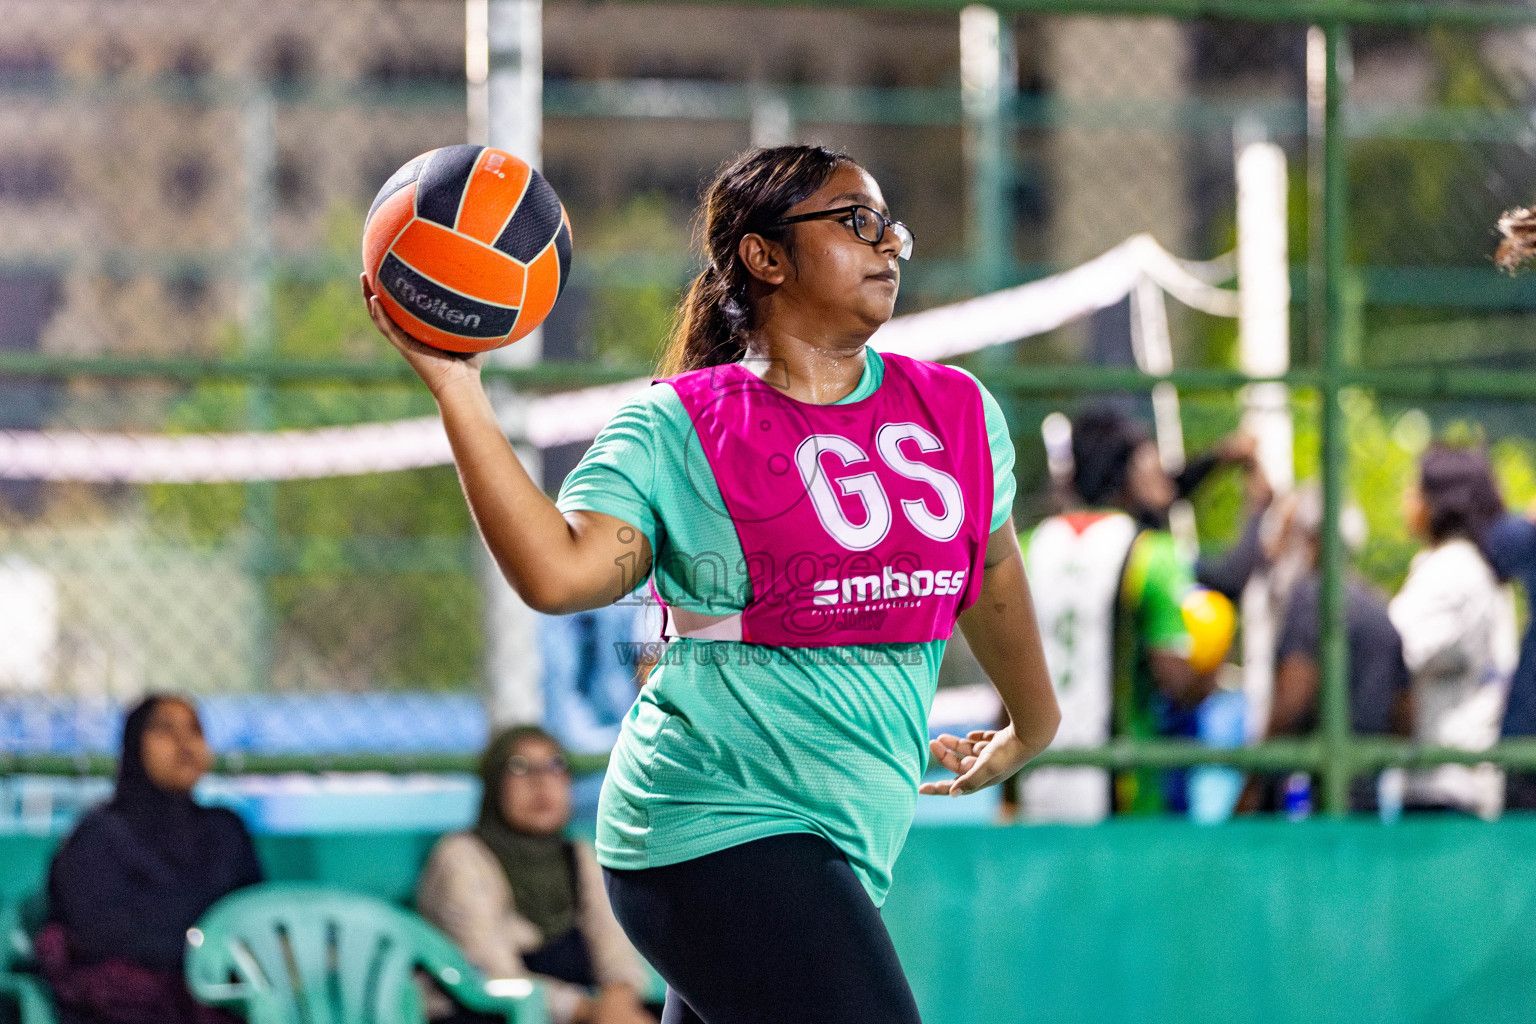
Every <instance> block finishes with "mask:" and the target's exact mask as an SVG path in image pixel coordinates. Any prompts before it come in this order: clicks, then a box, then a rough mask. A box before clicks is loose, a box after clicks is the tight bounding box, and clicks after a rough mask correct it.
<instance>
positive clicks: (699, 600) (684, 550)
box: [558, 349, 1015, 905]
mask: <svg viewBox="0 0 1536 1024" xmlns="http://www.w3.org/2000/svg"><path fill="white" fill-rule="evenodd" d="M883 375H884V364H883V362H882V361H881V359H880V356H879V354H878V353H877V352H875V351H874V350H872V349H871V350H867V358H866V364H865V369H864V375H863V377H862V378H861V379H860V381H859V385H858V387H857V388H855V389H854V391H853V392H852V393H851V394H849V395H848V396H847V397H846V398H844V399H843V400H842V401H843V402H845V403H847V402H856V401H860V400H862V399H864V398H867V397H869V396H870V395H871V394H873V393H874V391H875V389H876V388H878V387H879V386H880V382H881V380H882V378H883ZM976 386H977V387H978V388H981V384H980V383H979V382H978V383H977V385H976ZM981 396H982V402H983V406H984V408H985V410H986V420H987V434H988V442H989V444H990V447H991V455H992V466H993V472H994V477H995V484H994V492H993V499H994V500H993V509H992V518H991V528H992V529H993V530H996V529H998V528H999V527H1001V526H1002V525H1003V524H1004V523H1006V522H1007V521H1008V516H1009V512H1010V510H1011V509H1012V506H1013V497H1014V490H1015V484H1014V479H1013V444H1012V442H1011V441H1010V439H1009V436H1008V426H1007V423H1006V422H1005V421H1004V419H1003V414H1002V410H1001V409H1000V408H999V407H998V404H997V402H996V400H995V399H993V397H992V396H991V395H990V394H989V393H988V392H987V391H986V389H985V388H981ZM558 505H559V507H560V510H561V511H562V512H569V511H573V510H576V509H586V510H590V511H594V512H602V513H606V514H607V515H611V516H614V517H616V518H618V519H621V520H623V521H624V522H626V523H629V524H630V525H632V526H634V527H635V528H636V529H638V530H640V531H642V532H643V533H644V534H645V535H646V537H647V538H648V539H649V540H650V542H651V551H652V555H653V566H652V580H653V582H654V584H655V586H656V588H657V590H658V591H659V593H660V594H661V597H662V599H663V600H664V601H666V602H667V604H668V605H671V606H672V607H675V608H676V607H682V608H687V609H689V610H691V611H695V612H699V613H702V614H706V615H730V614H732V613H735V612H739V611H741V610H742V609H743V608H745V607H746V605H747V602H748V598H749V596H750V595H749V584H748V578H747V574H746V573H745V571H744V566H743V558H742V549H741V543H740V541H739V540H738V539H737V535H736V531H735V528H734V527H733V526H732V524H731V521H730V519H729V517H728V516H727V515H726V514H725V511H724V508H725V506H724V502H723V501H722V499H721V496H720V492H719V488H718V487H717V486H716V485H715V482H714V475H713V473H712V471H711V469H710V466H709V462H708V460H707V459H706V457H705V455H704V451H703V448H702V447H701V445H700V444H699V441H698V439H697V437H695V436H694V432H693V426H692V424H691V423H690V422H689V420H688V416H687V414H686V413H685V412H684V409H683V405H682V402H681V401H680V400H679V398H678V396H677V392H676V391H675V390H674V389H672V388H670V387H652V388H649V389H647V391H646V392H645V393H644V394H642V395H639V396H636V397H635V398H634V399H632V400H630V401H629V402H626V403H625V404H624V406H623V407H622V408H621V409H619V411H618V412H617V413H615V414H614V416H613V419H611V420H610V421H609V422H608V425H607V426H605V427H604V428H603V431H602V432H601V433H600V434H599V435H598V437H597V439H596V440H595V441H594V442H593V444H592V448H591V449H590V450H589V451H588V452H587V454H586V455H585V456H584V457H583V458H582V460H581V462H580V464H579V465H578V466H577V467H576V469H575V470H574V471H572V473H571V475H570V476H569V477H567V478H566V481H565V485H564V486H563V487H562V488H561V489H560V497H559V500H558ZM944 646H945V641H943V640H932V641H928V642H926V643H912V644H878V645H862V646H849V647H822V648H804V647H800V648H795V647H780V648H769V647H764V646H762V645H757V644H746V643H741V642H737V641H728V640H697V639H678V640H673V641H672V642H671V643H669V644H668V645H667V649H666V651H665V656H664V658H663V660H662V662H661V663H660V664H659V665H657V667H656V668H655V669H653V670H652V672H651V675H650V677H649V679H648V680H647V681H646V684H645V687H644V688H643V689H642V690H641V692H640V697H639V699H638V700H637V701H636V702H635V705H634V707H632V708H631V709H630V711H629V714H628V716H626V718H625V721H624V726H623V730H622V732H621V733H620V736H619V741H618V744H617V746H616V747H615V748H614V752H613V757H612V759H611V760H610V762H609V765H608V775H607V778H606V779H604V782H603V791H602V796H601V798H600V800H599V804H598V825H597V855H598V860H599V862H601V863H602V864H603V865H604V866H606V867H610V868H619V869H625V868H646V867H660V866H663V865H667V864H675V863H677V862H679V861H684V860H690V859H692V858H694V857H701V856H704V855H705V854H709V853H714V852H717V851H719V850H723V849H726V848H728V847H731V846H736V845H738V844H740V843H744V842H749V841H751V840H753V839H762V838H765V837H767V836H772V835H779V834H783V833H787V832H812V833H816V834H818V835H821V836H824V837H825V838H826V839H828V840H829V841H830V842H832V843H833V844H834V845H835V846H837V847H838V848H839V849H840V850H841V851H842V852H843V853H844V854H845V855H846V856H847V857H848V861H849V863H850V864H851V865H852V867H853V869H854V871H855V873H857V875H858V876H859V879H860V881H862V882H863V884H864V887H865V889H866V890H867V891H868V892H869V895H870V898H871V899H872V900H873V901H874V902H875V904H876V905H879V904H881V903H883V902H884V901H885V894H886V892H887V891H888V890H889V888H890V884H891V869H892V866H893V865H894V864H895V861H896V856H897V854H899V853H900V852H901V847H902V844H903V843H904V842H905V841H906V836H907V831H908V829H909V828H910V827H911V823H912V813H913V807H914V804H915V803H916V800H917V785H918V782H919V781H920V780H921V778H922V776H923V772H924V770H925V769H926V767H927V763H928V724H927V723H928V710H929V707H930V705H931V703H932V701H933V694H934V690H935V688H936V686H937V682H938V671H939V661H940V659H941V658H942V657H943V654H944Z"/></svg>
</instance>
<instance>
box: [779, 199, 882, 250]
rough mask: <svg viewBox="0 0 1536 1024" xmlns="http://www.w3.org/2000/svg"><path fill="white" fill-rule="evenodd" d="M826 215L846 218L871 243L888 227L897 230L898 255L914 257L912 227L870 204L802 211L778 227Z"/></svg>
mask: <svg viewBox="0 0 1536 1024" xmlns="http://www.w3.org/2000/svg"><path fill="white" fill-rule="evenodd" d="M824 217H837V218H846V219H847V220H848V221H849V223H850V224H851V226H852V227H853V233H854V234H856V235H858V236H859V238H860V239H861V240H863V241H865V242H868V243H869V244H870V245H879V244H880V240H881V239H882V238H884V237H885V232H886V230H887V229H890V230H891V231H894V232H896V237H897V238H899V239H901V251H900V252H898V253H897V254H896V255H897V256H899V257H901V258H902V259H904V260H910V259H911V258H912V229H911V228H909V227H907V226H906V225H905V224H903V223H902V222H901V221H899V220H891V218H889V217H887V216H886V215H885V214H883V213H881V212H880V211H879V210H876V209H875V208H874V207H870V206H862V205H860V206H839V207H837V208H835V209H831V210H817V211H816V212H815V213H801V214H796V215H795V216H793V217H785V218H784V219H782V220H780V221H779V222H778V224H777V225H775V226H776V227H783V226H785V225H787V224H799V223H800V222H801V221H806V220H821V219H822V218H824Z"/></svg>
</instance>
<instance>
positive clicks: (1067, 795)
mask: <svg viewBox="0 0 1536 1024" xmlns="http://www.w3.org/2000/svg"><path fill="white" fill-rule="evenodd" d="M1138 532H1139V530H1138V528H1137V526H1136V522H1135V520H1133V519H1132V518H1131V517H1130V516H1128V515H1126V514H1125V513H1123V512H1116V513H1109V514H1093V513H1088V514H1083V515H1076V516H1053V517H1052V518H1050V519H1047V520H1045V521H1044V522H1042V523H1041V524H1040V525H1039V526H1037V527H1035V529H1034V531H1033V532H1032V533H1031V534H1030V536H1029V538H1028V540H1029V546H1028V549H1027V550H1026V552H1025V556H1024V566H1025V571H1026V572H1027V573H1028V575H1029V579H1030V596H1031V597H1032V598H1033V599H1034V602H1035V617H1036V619H1037V620H1038V621H1039V623H1040V639H1041V641H1042V643H1043V644H1044V646H1045V662H1046V664H1047V665H1048V666H1050V670H1051V682H1052V683H1053V684H1054V686H1055V687H1056V703H1057V704H1058V705H1059V706H1060V708H1061V726H1060V727H1059V728H1058V729H1057V730H1056V738H1055V739H1054V740H1052V741H1051V746H1052V747H1053V748H1058V749H1070V748H1080V747H1098V746H1102V745H1103V744H1104V743H1105V741H1107V740H1108V739H1109V735H1110V715H1111V712H1112V710H1113V706H1114V673H1115V665H1114V628H1115V608H1116V605H1117V604H1118V601H1119V591H1120V576H1121V571H1122V570H1123V569H1124V568H1125V559H1126V556H1127V555H1128V554H1129V553H1130V550H1131V545H1132V544H1133V543H1135V541H1136V534H1137V533H1138ZM1109 809H1110V807H1109V773H1108V772H1106V771H1104V770H1103V769H1102V768H1041V769H1038V770H1036V771H1033V772H1030V773H1029V774H1028V775H1026V776H1024V778H1023V780H1022V782H1021V784H1020V786H1019V811H1020V813H1021V814H1022V815H1023V816H1024V817H1026V818H1028V819H1030V820H1034V821H1082V822H1087V821H1098V820H1100V819H1102V818H1105V817H1107V816H1108V815H1109Z"/></svg>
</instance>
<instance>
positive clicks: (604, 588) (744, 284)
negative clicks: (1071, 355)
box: [370, 146, 1060, 1024]
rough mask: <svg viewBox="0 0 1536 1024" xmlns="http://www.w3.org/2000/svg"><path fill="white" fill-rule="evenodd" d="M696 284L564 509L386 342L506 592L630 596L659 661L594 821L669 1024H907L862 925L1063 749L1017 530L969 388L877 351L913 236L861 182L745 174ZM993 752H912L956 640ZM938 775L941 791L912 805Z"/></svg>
mask: <svg viewBox="0 0 1536 1024" xmlns="http://www.w3.org/2000/svg"><path fill="white" fill-rule="evenodd" d="M702 222H703V224H702V226H703V236H704V253H703V255H704V257H705V260H706V261H707V266H706V268H705V270H704V272H703V273H701V274H700V275H699V277H698V279H697V280H695V281H694V283H693V285H692V286H691V288H690V289H689V291H688V294H687V297H686V298H685V299H684V301H683V306H682V309H681V313H680V316H679V325H678V329H677V332H676V335H675V337H674V338H673V340H672V343H671V347H670V348H669V350H668V352H667V354H666V356H665V358H664V359H663V363H662V366H663V370H662V372H663V375H664V378H665V379H663V380H660V381H658V382H657V383H656V385H655V386H653V387H651V388H649V389H648V391H647V393H645V394H643V395H641V396H638V397H636V398H635V399H633V400H631V401H629V402H627V403H626V404H625V405H624V406H623V407H622V408H620V409H619V411H618V412H617V413H615V415H614V417H613V418H612V419H611V420H610V421H609V423H608V425H607V426H606V427H605V428H604V429H603V431H602V432H601V433H600V434H599V435H598V437H597V439H596V440H595V441H594V442H593V445H592V447H591V449H590V450H589V451H588V452H587V454H586V456H585V457H584V458H583V459H582V461H581V463H580V465H579V466H578V467H577V468H576V469H575V470H574V471H573V472H572V473H571V475H570V476H569V477H567V479H566V481H565V484H564V486H563V487H562V488H561V493H560V496H559V498H558V500H557V502H555V503H551V502H549V501H548V500H546V499H545V498H544V496H543V495H542V494H541V493H540V492H539V490H538V488H537V486H535V485H534V484H533V483H532V482H531V481H529V480H528V478H527V476H526V475H525V474H524V473H523V471H522V469H521V468H520V466H519V465H518V463H517V461H516V459H515V458H514V456H513V454H512V451H511V449H510V447H509V446H508V445H507V443H506V441H505V440H504V439H503V438H502V436H501V433H500V430H499V428H498V427H497V425H496V421H495V417H494V416H493V415H492V412H491V409H490V406H489V404H488V403H487V402H486V400H485V398H484V397H483V392H482V391H481V388H480V384H479V379H478V375H477V373H476V370H475V367H474V366H473V364H469V363H464V362H460V361H457V360H453V359H451V358H448V357H444V356H441V355H439V354H436V353H433V352H431V351H430V350H428V349H425V348H422V347H421V346H418V345H415V344H414V343H412V342H410V341H409V340H408V339H407V338H406V337H405V336H404V335H403V334H401V333H400V332H399V331H396V330H393V329H392V327H391V325H390V324H389V322H388V319H387V317H385V316H384V314H383V311H382V309H381V308H380V307H379V306H378V305H377V304H376V303H373V304H372V305H371V307H370V308H371V310H372V312H373V316H374V321H375V323H377V324H378V325H379V327H380V329H381V330H383V331H385V333H386V334H388V335H389V336H390V338H391V340H392V341H393V342H394V343H395V345H396V346H397V347H398V348H399V349H400V350H401V351H402V352H403V353H404V354H405V356H406V358H407V359H409V360H410V361H411V363H412V365H413V366H415V367H416V369H417V372H419V373H420V374H421V375H422V377H423V379H424V380H426V382H427V384H428V386H429V387H431V389H432V391H433V393H434V395H435V396H436V397H437V400H438V404H439V408H440V409H441V411H442V415H443V420H444V423H445V425H446V426H447V429H448V433H449V436H450V438H451V439H452V442H453V446H454V454H455V457H456V459H457V462H458V466H459V471H460V475H461V478H462V480H463V483H464V488H465V492H466V494H467V495H468V497H469V500H470V503H471V505H472V506H473V507H474V510H475V515H476V519H477V521H478V522H479V524H480V528H481V530H482V531H483V533H484V534H485V538H486V542H487V545H488V546H489V548H490V549H491V551H492V552H493V553H494V554H495V556H496V558H497V560H498V561H499V563H500V565H501V567H502V569H503V570H504V572H505V573H506V575H507V578H508V579H509V580H510V581H511V582H512V585H513V586H514V587H516V588H517V590H518V592H519V593H520V594H521V595H522V596H523V598H524V599H525V600H526V601H528V602H529V603H530V604H531V605H533V606H534V607H536V608H539V609H541V610H544V611H552V612H566V611H574V610H576V609H579V608H587V607H592V606H593V605H596V604H601V603H604V602H609V601H613V600H616V599H618V598H619V597H621V596H623V595H625V594H627V593H629V592H630V591H631V590H632V589H633V588H634V587H635V585H636V583H637V582H638V581H640V580H644V579H646V578H649V579H650V581H651V585H652V587H653V589H654V590H655V592H656V593H657V595H658V597H659V598H660V600H661V601H662V602H664V603H665V605H666V606H667V612H668V614H667V624H666V627H665V632H666V635H667V636H668V637H670V638H671V642H670V643H669V644H668V645H667V648H666V651H665V654H664V656H663V657H662V659H661V661H660V663H659V664H658V665H657V667H656V668H655V669H653V670H652V672H651V674H650V676H649V678H648V680H647V682H646V685H645V687H644V688H643V689H642V691H641V693H640V697H639V700H638V701H637V702H636V704H635V706H634V707H633V708H632V709H631V710H630V712H629V714H628V716H627V717H626V719H625V722H624V726H623V730H622V732H621V734H620V737H619V742H618V745H617V747H616V748H615V750H614V753H613V757H612V760H611V761H610V763H609V768H608V774H607V777H606V779H605V781H604V785H603V791H602V797H601V800H600V803H599V810H598V834H597V857H598V860H599V862H600V863H601V864H602V865H603V867H604V868H605V878H606V882H607V887H608V894H609V898H610V900H611V902H612V904H613V909H614V911H615V913H616V915H617V917H618V919H619V921H620V922H621V923H622V924H623V926H624V929H625V931H626V932H627V933H628V935H629V937H630V939H631V940H632V941H633V942H634V944H635V946H636V947H637V948H638V949H639V950H640V952H641V953H642V954H643V955H644V956H645V957H646V958H647V959H648V960H649V961H650V962H651V964H652V966H654V967H655V968H656V970H657V971H658V972H659V973H660V974H661V975H662V977H663V978H665V979H666V981H667V983H668V987H669V991H668V996H667V1005H666V1012H665V1014H664V1015H663V1021H664V1022H665V1024H685V1022H698V1021H702V1022H705V1024H754V1022H762V1024H783V1022H786V1021H795V1022H796V1024H817V1022H826V1024H834V1022H838V1024H842V1022H854V1021H856V1022H860V1024H865V1022H892V1024H909V1022H915V1021H917V1020H918V1012H917V1007H916V1004H915V1002H914V1000H913V997H912V993H911V990H910V989H909V987H908V985H907V982H906V979H905V977H904V975H903V974H902V971H901V965H900V963H899V962H898V960H897V957H896V953H895V950H894V948H893V947H892V945H891V941H890V938H889V936H888V935H887V933H886V931H885V928H884V925H883V924H882V923H881V920H880V915H879V909H878V908H879V907H880V905H881V904H882V903H883V902H884V900H885V897H886V893H887V891H888V890H889V888H890V885H891V872H892V867H893V865H894V863H895V861H896V857H897V854H898V853H899V852H900V850H901V847H902V843H903V842H904V841H905V839H906V835H907V831H908V829H909V828H910V826H911V822H912V814H913V807H914V804H915V802H916V798H917V795H918V793H919V792H924V793H933V794H947V795H953V796H959V795H962V794H965V793H970V792H974V791H975V790H977V789H980V788H981V787H983V786H986V785H990V784H992V783H995V782H998V781H1000V780H1001V779H1003V778H1005V777H1007V776H1008V775H1011V774H1012V773H1013V772H1015V771H1016V770H1018V769H1019V768H1020V767H1021V766H1022V765H1023V764H1024V763H1025V762H1027V761H1028V760H1029V759H1030V758H1032V757H1033V756H1034V755H1035V754H1037V753H1038V752H1039V751H1041V750H1043V749H1044V748H1045V747H1046V745H1047V744H1048V743H1049V742H1050V740H1051V737H1052V735H1053V734H1054V733H1055V729H1056V724H1057V722H1058V720H1059V717H1060V716H1059V712H1058V711H1057V708H1056V701H1055V696H1054V693H1053V691H1052V688H1051V683H1050V679H1049V678H1048V675H1047V672H1046V668H1045V661H1044V657H1043V654H1042V652H1041V646H1040V640H1039V635H1038V632H1037V628H1036V624H1035V617H1034V612H1033V609H1032V607H1031V604H1030V598H1029V592H1028V587H1027V584H1026V582H1025V577H1024V568H1023V560H1022V558H1021V556H1020V554H1019V547H1018V542H1017V539H1016V536H1015V531H1014V529H1013V526H1012V524H1011V521H1010V519H1011V517H1010V515H1009V510H1010V507H1011V505H1012V500H1013V493H1014V481H1013V474H1012V467H1013V448H1012V445H1011V443H1010V441H1009V439H1008V429H1007V424H1006V423H1005V422H1004V421H1003V416H1002V413H1001V411H1000V410H999V408H998V406H997V403H996V402H995V401H994V400H993V399H992V397H991V395H989V394H988V393H987V392H986V391H985V389H984V388H982V387H981V385H980V384H979V383H978V382H977V381H976V380H975V378H973V377H971V376H970V375H969V374H967V373H965V372H963V371H961V370H956V369H951V368H948V367H942V366H937V365H935V364H932V363H924V362H921V361H918V360H914V359H909V358H905V357H900V356H895V355H881V354H880V353H877V352H875V351H873V350H871V349H869V348H868V347H867V345H866V342H867V341H868V339H869V337H870V335H872V334H873V333H874V332H875V330H876V328H878V327H879V326H880V325H881V324H883V323H885V321H887V320H888V319H890V317H891V314H892V312H893V309H894V307H895V303H896V292H897V287H898V285H899V282H900V273H899V269H898V261H899V260H900V259H901V258H903V257H906V256H910V254H911V248H912V233H911V232H910V231H909V230H908V229H907V228H906V227H905V226H904V225H902V224H900V223H898V222H895V221H893V220H891V219H890V217H889V215H888V213H887V211H886V205H885V201H884V198H883V197H882V195H881V192H880V187H879V185H878V184H877V183H876V182H875V180H874V179H873V178H872V177H871V176H870V174H869V172H867V171H866V170H864V168H862V167H860V166H859V165H858V164H856V163H854V162H853V161H852V160H851V159H849V158H848V157H847V156H845V155H843V154H841V153H834V152H831V151H828V150H826V149H823V148H821V147H813V146H784V147H778V148H773V149H760V150H754V151H752V152H749V153H746V154H744V155H743V156H741V157H739V158H738V159H736V160H735V161H733V162H731V163H730V164H728V165H727V166H726V167H724V168H723V169H722V170H721V171H720V172H719V174H718V175H717V176H716V178H715V180H714V181H713V183H712V184H711V185H710V187H709V190H708V194H707V197H706V202H705V209H704V211H703V214H702ZM957 621H958V622H959V624H960V626H961V628H962V629H963V630H964V631H965V634H966V638H967V640H969V642H970V645H971V648H972V650H973V651H974V652H975V654H976V656H977V658H978V659H979V660H980V662H981V664H982V666H983V667H984V668H985V669H986V670H987V672H988V674H989V676H990V677H991V679H992V681H993V683H994V684H995V685H996V686H997V689H998V691H999V693H1000V694H1001V695H1002V699H1003V702H1004V704H1005V706H1006V707H1007V708H1008V711H1009V713H1010V716H1011V724H1010V725H1009V726H1008V727H1007V728H1004V729H1001V730H998V731H996V732H986V733H973V734H971V735H970V736H969V737H966V738H964V739H961V738H957V737H953V736H945V737H941V738H940V739H939V740H936V741H934V742H933V743H932V744H931V745H930V744H929V743H928V728H927V715H928V709H929V706H930V704H931V701H932V699H933V694H934V690H935V687H936V684H937V678H938V669H939V661H940V659H941V657H942V656H943V652H944V645H945V642H946V641H947V639H948V638H949V637H950V635H951V634H952V632H953V629H954V626H955V623H956V622H957ZM930 753H932V755H933V756H934V757H936V758H937V759H938V760H939V761H940V762H941V763H942V764H943V765H944V767H945V768H947V769H948V770H950V771H952V772H954V773H955V775H956V777H955V778H954V779H950V780H946V781H944V782H938V783H921V779H922V776H923V774H924V770H925V768H926V766H927V761H928V757H929V755H930Z"/></svg>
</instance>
